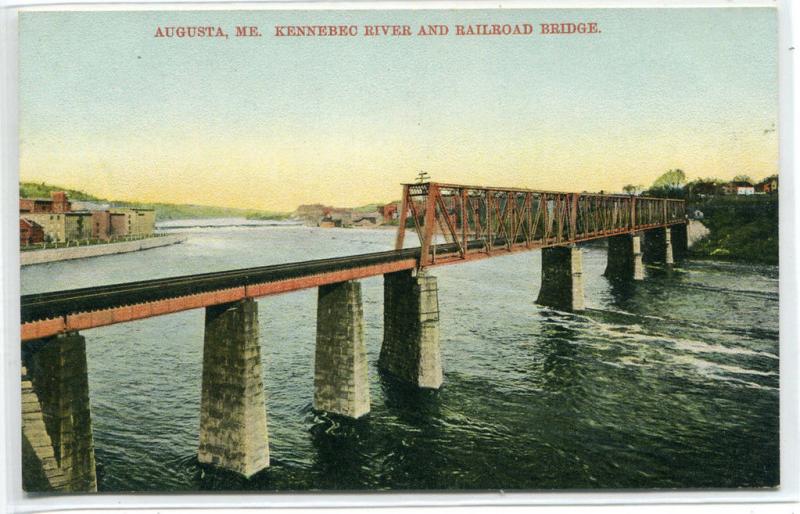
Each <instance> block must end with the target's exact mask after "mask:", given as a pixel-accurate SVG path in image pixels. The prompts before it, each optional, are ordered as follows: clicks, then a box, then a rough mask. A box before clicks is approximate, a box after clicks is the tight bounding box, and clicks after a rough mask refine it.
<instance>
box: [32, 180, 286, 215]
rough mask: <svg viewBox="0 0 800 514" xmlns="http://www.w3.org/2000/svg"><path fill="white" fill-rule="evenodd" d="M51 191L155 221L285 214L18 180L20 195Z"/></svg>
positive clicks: (39, 195) (35, 195)
mask: <svg viewBox="0 0 800 514" xmlns="http://www.w3.org/2000/svg"><path fill="white" fill-rule="evenodd" d="M53 191H66V193H67V196H68V197H69V199H70V200H71V201H72V200H75V201H87V202H98V203H108V204H110V205H112V206H113V207H130V208H138V209H153V210H155V212H156V221H164V220H178V219H194V218H247V219H259V220H262V219H263V220H278V219H285V218H287V217H288V216H289V215H288V214H286V213H281V212H270V211H260V210H256V209H237V208H232V207H215V206H211V205H191V204H172V203H146V202H125V201H119V200H107V199H105V198H98V197H96V196H93V195H90V194H88V193H85V192H83V191H77V190H74V189H67V188H64V187H60V186H54V185H50V184H45V183H43V182H42V183H39V184H37V183H34V182H20V184H19V196H20V198H50V193H51V192H53Z"/></svg>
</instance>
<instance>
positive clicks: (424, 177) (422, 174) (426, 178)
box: [417, 170, 431, 184]
mask: <svg viewBox="0 0 800 514" xmlns="http://www.w3.org/2000/svg"><path fill="white" fill-rule="evenodd" d="M430 179H431V177H430V176H429V175H428V173H427V172H426V171H424V170H419V174H418V175H417V184H422V183H423V182H428V181H430Z"/></svg>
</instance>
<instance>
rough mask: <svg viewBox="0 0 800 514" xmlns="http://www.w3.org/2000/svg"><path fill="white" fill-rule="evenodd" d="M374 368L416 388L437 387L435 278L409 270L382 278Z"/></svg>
mask: <svg viewBox="0 0 800 514" xmlns="http://www.w3.org/2000/svg"><path fill="white" fill-rule="evenodd" d="M378 366H379V367H380V368H381V369H382V370H384V371H386V372H388V373H389V374H391V375H393V376H395V377H396V378H398V379H400V380H403V381H405V382H408V383H410V384H413V385H416V386H418V387H424V388H430V389H438V388H439V387H441V385H442V382H443V380H444V378H443V373H442V354H441V347H440V344H439V290H438V286H437V283H436V277H434V276H431V275H427V274H425V273H424V272H422V271H418V272H416V274H415V273H414V272H412V271H410V270H409V271H399V272H397V273H388V274H385V275H384V276H383V345H382V346H381V353H380V357H379V359H378Z"/></svg>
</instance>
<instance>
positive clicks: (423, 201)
mask: <svg viewBox="0 0 800 514" xmlns="http://www.w3.org/2000/svg"><path fill="white" fill-rule="evenodd" d="M684 212H685V207H684V202H683V201H682V200H670V199H664V198H643V197H634V196H622V195H602V194H591V193H559V192H552V191H534V190H527V189H508V188H506V189H502V188H489V187H473V186H464V185H453V184H440V183H435V182H428V183H422V184H406V185H404V187H403V205H402V208H401V211H400V219H399V222H400V226H399V227H398V231H397V240H396V249H395V250H391V251H386V252H377V253H368V254H361V255H351V256H347V257H336V258H332V259H319V260H313V261H304V262H292V263H287V264H276V265H271V266H261V267H256V268H246V269H238V270H230V271H220V272H212V273H202V274H196V275H186V276H181V277H170V278H162V279H152V280H145V281H139V282H129V283H123V284H114V285H109V286H97V287H88V288H83V289H73V290H67V291H54V292H50V293H40V294H30V295H24V296H23V297H22V301H21V307H22V308H21V320H20V322H21V338H22V340H23V341H29V340H33V339H41V338H44V337H49V336H53V335H56V334H59V333H64V332H71V331H79V330H85V329H89V328H95V327H101V326H105V325H111V324H115V323H123V322H127V321H133V320H136V319H143V318H149V317H153V316H161V315H164V314H170V313H173V312H180V311H184V310H189V309H198V308H203V307H208V306H211V305H219V304H224V303H231V302H236V301H240V300H244V299H247V298H259V297H262V296H269V295H274V294H280V293H286V292H290V291H298V290H301V289H308V288H312V287H319V286H323V285H328V284H334V283H338V282H345V281H348V280H359V279H362V278H367V277H371V276H376V275H383V274H386V273H394V272H398V271H403V270H410V269H415V268H417V269H418V268H423V267H430V266H439V265H444V264H456V263H459V262H464V261H467V260H473V259H479V258H486V257H492V256H497V255H502V254H507V253H510V252H516V251H525V250H533V249H537V248H545V247H549V246H560V245H567V244H572V243H578V242H581V241H588V240H591V239H598V238H603V237H609V236H613V235H618V234H625V233H632V232H636V231H641V230H647V229H652V228H657V227H666V226H670V225H674V224H679V223H685V222H686V220H685V214H684ZM409 217H410V218H411V219H410V220H409ZM407 224H408V225H410V226H413V227H414V229H415V230H416V233H417V235H418V236H419V240H420V243H421V246H419V247H414V248H403V245H404V239H405V233H406V225H407Z"/></svg>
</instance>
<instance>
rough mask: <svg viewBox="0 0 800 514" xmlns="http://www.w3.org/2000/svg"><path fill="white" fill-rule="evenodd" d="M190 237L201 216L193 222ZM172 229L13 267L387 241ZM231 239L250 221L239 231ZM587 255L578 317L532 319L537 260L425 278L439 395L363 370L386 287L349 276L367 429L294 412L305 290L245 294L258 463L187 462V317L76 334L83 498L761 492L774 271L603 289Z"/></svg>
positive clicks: (326, 251) (599, 261)
mask: <svg viewBox="0 0 800 514" xmlns="http://www.w3.org/2000/svg"><path fill="white" fill-rule="evenodd" d="M204 221H205V220H204ZM191 225H193V224H191V223H189V224H186V225H184V226H182V227H181V226H178V227H175V226H171V227H170V233H176V232H180V233H185V234H186V235H187V236H188V240H187V241H186V242H185V243H183V244H179V245H174V246H169V247H163V248H157V249H152V250H147V251H143V252H136V253H129V254H122V255H114V256H106V257H97V258H91V259H84V260H77V261H63V262H56V263H50V264H43V265H36V266H29V267H26V268H24V269H23V270H22V291H23V294H24V293H32V292H42V291H50V290H58V289H67V288H76V287H84V286H93V285H100V284H111V283H117V282H125V281H132V280H142V279H146V278H157V277H168V276H174V275H183V274H189V273H199V272H208V271H215V270H225V269H233V268H240V267H248V266H259V265H267V264H276V263H282V262H291V261H297V260H307V259H314V258H325V257H333V256H342V255H349V254H355V253H364V252H373V251H383V250H387V249H391V248H392V245H393V240H394V233H393V232H392V231H388V230H369V229H319V228H309V227H302V226H281V225H280V224H278V225H277V226H276V225H275V224H265V225H264V226H258V225H257V226H228V225H229V224H225V223H222V224H219V225H220V226H209V225H214V224H213V223H195V224H194V225H195V226H191ZM242 225H248V224H242ZM605 264H606V252H605V249H604V247H602V246H601V245H598V246H589V247H586V248H585V251H584V270H583V276H584V280H585V289H586V305H587V310H586V311H585V312H582V313H580V314H577V313H576V314H571V313H566V312H559V311H556V310H553V309H548V308H544V307H541V306H538V305H536V304H535V299H536V296H537V293H538V289H539V282H540V268H541V263H540V252H536V251H534V252H527V253H517V254H512V255H509V256H504V257H497V258H493V259H486V260H481V261H475V262H471V263H467V264H460V265H453V266H445V267H442V268H436V269H435V270H434V271H433V272H432V273H433V274H434V275H436V276H437V277H438V279H439V301H440V311H441V340H442V347H443V363H444V371H445V383H444V386H443V388H442V389H441V390H440V391H419V390H414V389H411V388H408V387H404V386H403V385H402V384H399V383H396V382H394V381H393V380H391V379H390V378H387V377H384V376H382V375H380V374H379V373H378V371H377V367H376V364H377V358H378V353H379V350H380V344H381V339H382V326H383V321H382V315H383V282H382V279H381V278H380V277H375V278H370V279H366V280H364V281H363V282H362V283H363V301H364V315H365V326H366V341H367V352H368V356H369V364H370V388H371V397H372V411H371V413H370V414H369V415H368V416H366V417H365V418H362V419H360V420H356V421H348V420H342V419H338V418H335V419H330V418H328V417H327V416H325V415H321V414H318V413H315V412H314V411H313V410H312V408H311V401H312V397H313V366H314V362H313V360H314V342H315V335H314V333H315V314H316V291H315V290H307V291H300V292H295V293H289V294H284V295H280V296H275V297H269V298H264V299H261V300H259V302H258V303H259V322H260V333H261V342H262V360H263V369H264V382H265V388H266V390H267V404H268V422H269V444H270V456H271V467H270V468H268V469H267V470H265V471H263V472H261V473H259V474H257V475H256V476H254V477H253V478H252V479H251V480H245V479H243V478H240V477H238V476H234V475H232V474H230V473H227V472H222V471H216V470H212V469H208V468H201V467H199V466H198V464H197V459H196V451H197V442H198V429H199V409H200V380H201V365H202V350H203V311H202V310H194V311H187V312H182V313H177V314H171V315H168V316H163V317H158V318H150V319H145V320H141V321H136V322H131V323H124V324H120V325H112V326H109V327H103V328H97V329H93V330H87V331H85V332H84V333H83V334H84V335H85V336H86V341H87V358H88V366H89V388H90V399H91V408H92V422H93V428H94V441H95V448H96V460H97V473H98V488H99V490H100V491H106V492H108V491H163V492H167V491H193V490H242V489H246V490H263V491H271V490H284V491H288V490H294V491H302V490H363V489H370V490H386V489H392V490H400V489H436V490H442V489H482V490H486V489H506V490H509V489H526V490H537V489H553V488H555V489H576V488H578V489H593V488H626V489H627V488H675V487H691V488H696V487H714V488H729V487H763V486H774V485H776V484H777V483H778V480H779V446H778V403H779V402H778V346H779V344H778V269H777V267H774V266H760V265H759V266H752V265H745V264H731V263H722V262H711V261H696V262H691V261H690V262H685V263H680V264H679V265H678V266H677V267H676V268H675V269H674V270H673V271H672V272H670V273H664V272H661V271H659V270H658V269H654V268H648V273H649V275H650V276H649V277H648V279H647V280H646V281H644V282H640V283H636V284H633V285H628V286H613V285H611V284H610V283H609V282H608V281H607V280H606V279H605V278H604V277H603V276H602V273H603V270H604V268H605Z"/></svg>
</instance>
